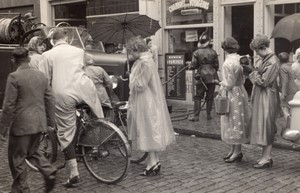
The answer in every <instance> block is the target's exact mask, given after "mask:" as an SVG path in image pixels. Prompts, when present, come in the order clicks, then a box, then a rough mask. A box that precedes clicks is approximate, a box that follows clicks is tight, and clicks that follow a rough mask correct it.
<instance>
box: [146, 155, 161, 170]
mask: <svg viewBox="0 0 300 193" xmlns="http://www.w3.org/2000/svg"><path fill="white" fill-rule="evenodd" d="M158 161H159V159H158V154H157V152H155V151H151V152H148V165H147V167H146V169H147V170H149V169H150V168H151V167H153V166H154V165H156V163H157V162H158Z"/></svg>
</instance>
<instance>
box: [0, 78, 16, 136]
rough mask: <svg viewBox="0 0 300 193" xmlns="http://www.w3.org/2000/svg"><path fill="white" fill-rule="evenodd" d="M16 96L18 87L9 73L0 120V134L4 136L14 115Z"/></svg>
mask: <svg viewBox="0 0 300 193" xmlns="http://www.w3.org/2000/svg"><path fill="white" fill-rule="evenodd" d="M17 98H18V87H17V81H16V79H15V77H13V76H12V75H11V74H10V75H9V76H8V78H7V83H6V90H5V97H4V102H3V111H2V117H1V121H0V134H1V135H2V136H6V134H7V132H8V129H9V127H10V125H11V123H12V121H13V119H14V117H15V113H16V103H17Z"/></svg>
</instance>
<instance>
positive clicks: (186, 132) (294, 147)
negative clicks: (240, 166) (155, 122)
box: [174, 127, 300, 152]
mask: <svg viewBox="0 0 300 193" xmlns="http://www.w3.org/2000/svg"><path fill="white" fill-rule="evenodd" d="M174 130H175V132H177V133H179V134H182V135H194V136H195V137H202V138H209V139H215V140H221V135H220V134H216V133H205V132H201V131H194V130H189V129H182V128H177V127H174ZM273 147H274V148H277V149H284V150H291V151H297V152H298V151H299V152H300V145H298V144H292V143H291V144H284V143H279V142H276V141H275V142H274V143H273Z"/></svg>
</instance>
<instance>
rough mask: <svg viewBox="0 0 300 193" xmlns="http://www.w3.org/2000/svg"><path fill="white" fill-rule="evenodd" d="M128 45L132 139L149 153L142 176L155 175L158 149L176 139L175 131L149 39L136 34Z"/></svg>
mask: <svg viewBox="0 0 300 193" xmlns="http://www.w3.org/2000/svg"><path fill="white" fill-rule="evenodd" d="M126 48H127V52H128V57H129V60H132V61H135V62H134V64H133V66H132V69H131V74H130V79H129V88H130V96H129V108H128V114H127V118H128V130H129V139H130V140H132V145H133V148H135V149H137V150H140V151H144V152H149V157H148V165H147V167H146V169H145V170H144V171H143V173H141V175H142V176H149V175H156V174H158V173H159V171H160V167H161V164H160V161H159V157H158V152H159V151H164V150H165V149H166V147H167V146H168V145H170V144H172V143H174V142H175V135H174V130H173V127H172V123H171V119H170V115H169V112H168V109H167V104H166V99H165V95H164V93H163V89H162V85H161V81H160V78H159V75H158V72H157V68H156V65H155V63H154V61H153V58H152V54H151V53H150V52H149V51H148V47H147V45H146V42H145V41H144V40H143V39H142V38H140V37H133V38H131V39H130V40H129V41H128V43H127V45H126Z"/></svg>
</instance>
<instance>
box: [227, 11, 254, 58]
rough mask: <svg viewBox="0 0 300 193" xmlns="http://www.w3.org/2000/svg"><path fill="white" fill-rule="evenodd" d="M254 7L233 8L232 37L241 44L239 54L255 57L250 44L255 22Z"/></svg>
mask: <svg viewBox="0 0 300 193" xmlns="http://www.w3.org/2000/svg"><path fill="white" fill-rule="evenodd" d="M253 11H254V6H253V5H243V6H233V7H232V18H231V20H232V37H234V38H235V39H236V40H237V41H238V42H239V44H240V50H239V52H238V54H240V55H246V54H249V55H251V56H253V51H252V50H251V49H250V47H249V44H250V42H251V40H252V39H253V31H254V28H253V26H254V20H253V18H254V17H253Z"/></svg>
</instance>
